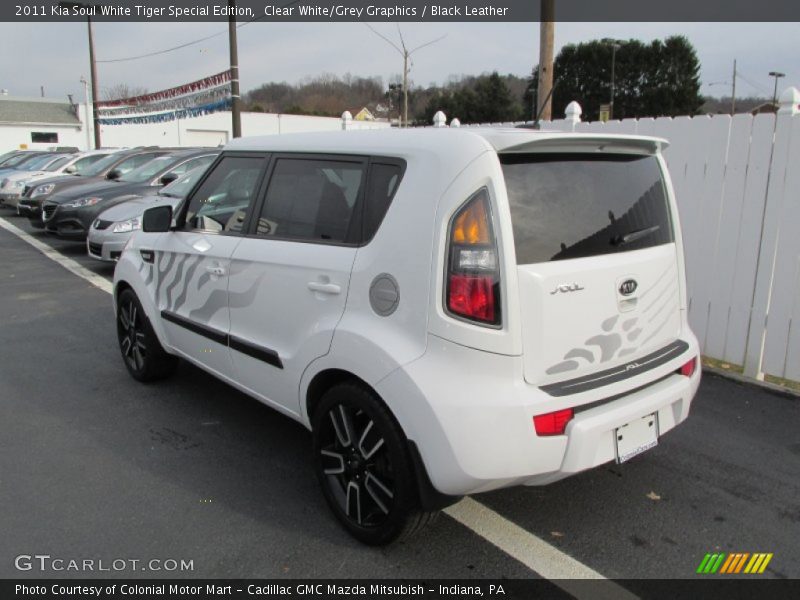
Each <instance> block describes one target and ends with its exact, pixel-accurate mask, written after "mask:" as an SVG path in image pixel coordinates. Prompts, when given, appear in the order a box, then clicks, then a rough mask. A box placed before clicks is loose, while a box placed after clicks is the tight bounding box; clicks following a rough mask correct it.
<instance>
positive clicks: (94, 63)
mask: <svg viewBox="0 0 800 600" xmlns="http://www.w3.org/2000/svg"><path fill="white" fill-rule="evenodd" d="M58 6H59V8H66V9H69V10H71V9H72V8H73V7H77V8H86V9H90V8H93V7H94V5H93V4H81V3H80V2H67V1H62V2H59V3H58ZM89 12H90V11H88V10H87V13H89ZM86 23H87V24H88V26H89V68H90V72H89V75H90V77H91V80H92V118H93V119H94V147H95V148H99V147H100V145H101V142H100V117H98V115H97V102H98V100H97V92H98V90H99V89H100V86H99V85H97V61H95V59H94V32H93V31H92V17H91V15H90V14H87V15H86ZM86 126H87V127H88V126H89V124H88V123H87V124H86ZM87 150H88V148H87Z"/></svg>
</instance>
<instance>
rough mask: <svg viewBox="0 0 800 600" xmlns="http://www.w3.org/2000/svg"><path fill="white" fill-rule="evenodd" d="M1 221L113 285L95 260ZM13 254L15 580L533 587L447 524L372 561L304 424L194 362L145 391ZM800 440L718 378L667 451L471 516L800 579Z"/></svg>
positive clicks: (10, 483)
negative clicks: (316, 471)
mask: <svg viewBox="0 0 800 600" xmlns="http://www.w3.org/2000/svg"><path fill="white" fill-rule="evenodd" d="M0 218H5V219H6V220H7V221H8V222H10V223H12V224H14V225H15V226H17V227H19V228H20V229H23V230H25V231H28V232H32V235H34V236H35V237H36V238H37V239H39V240H41V241H44V242H46V243H48V244H50V245H51V246H52V247H53V248H55V249H57V250H58V251H59V252H60V253H62V254H63V255H65V256H67V257H70V258H72V259H74V260H75V261H76V262H78V263H80V264H81V265H83V266H85V267H87V268H89V269H91V270H92V271H93V272H95V273H97V274H99V275H102V276H103V277H106V278H109V279H110V278H111V277H112V275H113V266H112V267H109V266H107V265H103V264H99V263H97V262H96V261H93V260H92V259H89V258H88V257H86V255H85V249H84V247H83V246H82V245H81V244H76V243H73V242H65V241H61V240H57V239H53V238H49V237H47V236H46V235H45V234H43V233H41V232H38V231H35V230H32V229H31V228H30V227H29V226H28V223H27V219H21V218H18V217H16V216H14V215H13V214H12V213H11V212H10V211H8V210H6V209H3V210H0ZM0 256H2V262H0V290H1V291H2V293H1V294H0V340H2V344H1V345H0V506H2V507H3V516H2V526H0V530H1V531H2V534H0V578H7V577H21V576H31V575H32V574H31V573H21V572H20V571H18V570H17V569H16V568H15V566H14V558H15V557H16V556H18V555H20V554H36V553H40V554H41V553H45V554H50V555H52V556H60V557H65V558H81V559H82V558H92V557H94V558H106V559H107V560H112V559H115V558H138V559H145V560H146V559H151V558H164V559H166V558H172V559H178V560H180V559H185V560H189V559H190V560H192V561H193V566H194V569H193V570H192V571H189V572H184V573H170V576H179V577H198V578H217V577H222V578H275V577H336V578H354V577H367V576H368V577H386V578H390V577H392V578H394V577H410V578H433V577H441V578H473V577H475V578H529V577H536V576H537V573H534V572H532V571H531V570H530V569H529V568H528V567H527V566H526V565H525V564H523V563H522V562H519V561H517V560H516V559H515V558H512V557H511V556H510V555H509V554H507V553H506V552H505V551H504V550H503V549H501V548H499V547H497V546H495V545H494V544H492V543H490V542H489V541H487V539H485V538H484V537H483V536H482V535H480V534H479V533H478V532H476V531H473V530H472V529H470V528H468V527H465V526H464V525H462V524H461V523H459V522H457V521H456V520H454V519H453V518H451V517H450V516H447V515H442V516H441V517H440V519H439V520H438V521H437V522H436V523H435V524H434V525H433V526H431V527H429V528H428V529H427V530H426V531H424V532H423V533H422V534H421V535H419V536H418V537H416V538H413V539H412V540H409V541H407V542H405V543H401V544H397V545H394V546H391V547H389V548H383V549H373V548H367V547H364V546H361V545H359V544H358V543H357V542H355V541H353V540H351V539H350V538H349V537H348V536H347V535H346V534H345V532H344V531H343V530H342V529H341V528H340V527H339V525H338V524H337V523H336V522H335V520H334V519H333V518H332V516H331V515H329V513H328V509H327V507H326V506H325V504H324V501H323V499H322V496H321V494H320V493H319V491H318V489H317V484H316V481H315V479H314V476H313V473H312V470H311V466H310V436H309V435H308V434H307V432H306V431H305V430H304V429H303V428H302V427H301V426H299V425H297V424H295V423H294V422H292V421H290V420H289V419H287V418H284V417H282V416H280V415H278V414H277V413H275V412H273V411H271V410H270V409H268V408H266V407H264V406H262V405H260V404H259V403H257V402H256V401H254V400H251V399H249V398H247V397H246V396H244V395H242V394H240V393H239V392H236V391H234V390H233V389H231V388H229V387H227V386H226V385H224V384H222V383H219V382H217V381H216V380H215V379H213V378H212V377H211V376H209V375H206V374H205V373H203V372H202V371H200V370H198V369H196V368H194V367H192V366H189V365H187V364H182V365H181V366H180V368H179V370H178V372H177V374H176V376H175V377H173V378H172V379H170V380H168V381H166V382H162V383H159V384H155V385H147V386H142V385H141V384H138V383H136V382H135V381H133V379H131V378H130V377H129V376H128V374H127V372H126V371H125V368H124V366H123V363H122V361H121V359H120V356H119V351H118V349H117V343H116V335H115V330H114V321H113V313H112V306H111V298H110V296H109V295H108V294H107V293H106V292H104V291H102V290H100V289H98V288H97V287H95V286H93V285H91V284H89V283H88V282H87V281H85V280H84V279H81V278H79V277H77V276H76V275H74V274H73V273H71V272H69V271H67V270H66V269H64V268H63V267H62V266H60V265H58V264H56V263H55V262H53V261H52V260H50V259H49V258H47V257H46V256H44V255H43V254H42V253H41V252H40V251H38V250H37V249H35V248H33V247H32V246H31V245H29V244H28V243H26V242H25V241H23V240H22V239H20V238H18V237H17V236H15V235H14V234H12V233H10V232H9V231H7V230H5V229H1V228H0ZM798 423H800V399H798V398H794V397H789V396H782V395H779V394H775V393H772V392H768V391H765V390H762V389H760V388H757V387H753V386H749V385H743V384H740V383H736V382H734V381H730V380H727V379H723V378H721V377H718V376H714V375H709V374H706V375H705V377H704V380H703V383H702V385H701V388H700V392H699V394H698V396H697V398H696V399H695V402H694V404H693V406H692V415H691V416H690V418H689V420H688V421H687V422H686V423H685V424H684V425H682V426H681V427H679V428H678V429H676V430H675V431H673V432H671V433H669V434H668V435H666V436H665V437H664V438H662V440H661V441H660V443H659V445H658V447H656V448H655V449H653V450H651V451H649V452H647V453H645V454H644V455H642V456H639V457H637V458H635V459H633V460H632V461H631V462H629V463H626V464H624V465H606V466H604V467H601V468H598V469H595V470H593V471H590V472H587V473H584V474H581V475H579V476H576V477H573V478H571V479H568V480H565V481H562V482H559V483H556V484H553V485H551V486H548V487H543V488H516V489H509V490H504V491H499V492H493V493H488V494H482V495H480V496H477V497H476V498H475V500H477V501H478V502H480V503H481V504H482V505H483V506H485V507H488V508H489V509H491V510H492V511H494V513H496V514H498V515H501V516H502V517H504V518H505V519H507V520H509V521H511V522H512V523H514V524H516V525H517V526H519V527H521V528H522V529H523V530H525V531H526V532H529V533H530V534H533V535H535V536H536V537H538V538H540V539H541V540H544V541H546V542H547V543H548V544H549V545H551V546H553V547H554V548H555V549H557V550H558V551H560V552H563V553H564V554H566V555H568V556H569V557H572V558H573V559H575V560H577V561H579V562H580V563H582V564H583V565H586V566H587V567H589V568H590V569H593V570H595V571H597V572H599V573H600V574H602V575H604V576H606V577H609V578H623V579H631V578H691V577H694V576H695V570H696V569H697V566H698V565H699V563H700V561H701V560H702V558H703V556H704V555H705V554H706V553H707V552H718V551H722V552H751V553H752V552H770V553H773V554H774V557H773V558H772V561H771V562H770V564H769V567H768V568H767V571H766V572H765V573H764V575H762V576H761V577H768V578H798V577H800V536H798V532H799V531H800V434H798V427H797V425H798ZM487 451H490V449H489V450H487ZM33 575H35V576H36V577H46V576H48V573H38V572H37V573H34V574H33ZM52 575H56V576H65V575H67V576H69V574H65V573H58V574H52ZM87 575H90V574H86V573H84V574H82V576H87ZM112 575H113V573H112ZM121 575H127V576H131V575H132V573H130V572H128V573H121ZM79 576H80V575H79ZM105 576H108V575H107V574H106V575H105ZM135 576H139V577H148V576H155V577H157V576H163V573H147V572H145V573H135ZM706 577H708V576H706Z"/></svg>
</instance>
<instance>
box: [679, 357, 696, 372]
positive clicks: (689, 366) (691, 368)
mask: <svg viewBox="0 0 800 600" xmlns="http://www.w3.org/2000/svg"><path fill="white" fill-rule="evenodd" d="M696 370H697V357H696V356H695V357H694V358H692V360H690V361H689V362H687V363H685V364H683V366H681V368H680V369H678V372H679V373H680V374H681V375H683V376H684V377H691V376H692V375H694V372H695V371H696Z"/></svg>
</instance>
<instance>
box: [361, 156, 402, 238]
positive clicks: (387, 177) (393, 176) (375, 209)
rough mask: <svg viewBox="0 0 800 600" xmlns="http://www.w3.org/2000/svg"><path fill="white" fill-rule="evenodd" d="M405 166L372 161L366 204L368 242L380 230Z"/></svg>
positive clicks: (365, 236)
mask: <svg viewBox="0 0 800 600" xmlns="http://www.w3.org/2000/svg"><path fill="white" fill-rule="evenodd" d="M402 175H403V168H402V167H401V166H400V165H399V164H384V163H377V162H376V163H372V165H371V166H370V170H369V181H368V182H367V196H366V198H367V199H366V202H365V206H364V241H365V242H368V241H369V240H371V239H372V237H373V236H374V235H375V233H376V232H377V231H378V227H380V225H381V222H382V221H383V217H384V216H386V211H387V210H389V205H390V204H391V202H392V198H394V194H395V192H396V191H397V186H398V185H399V184H400V178H401V177H402Z"/></svg>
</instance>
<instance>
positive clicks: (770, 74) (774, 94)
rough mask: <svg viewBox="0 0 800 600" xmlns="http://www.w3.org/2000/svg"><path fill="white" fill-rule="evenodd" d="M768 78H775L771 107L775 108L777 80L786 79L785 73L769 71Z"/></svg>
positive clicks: (776, 102)
mask: <svg viewBox="0 0 800 600" xmlns="http://www.w3.org/2000/svg"><path fill="white" fill-rule="evenodd" d="M769 76H770V77H774V78H775V91H774V92H773V93H772V105H773V106H776V105H777V104H778V79H780V78H781V77H786V73H780V72H778V71H770V72H769Z"/></svg>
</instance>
